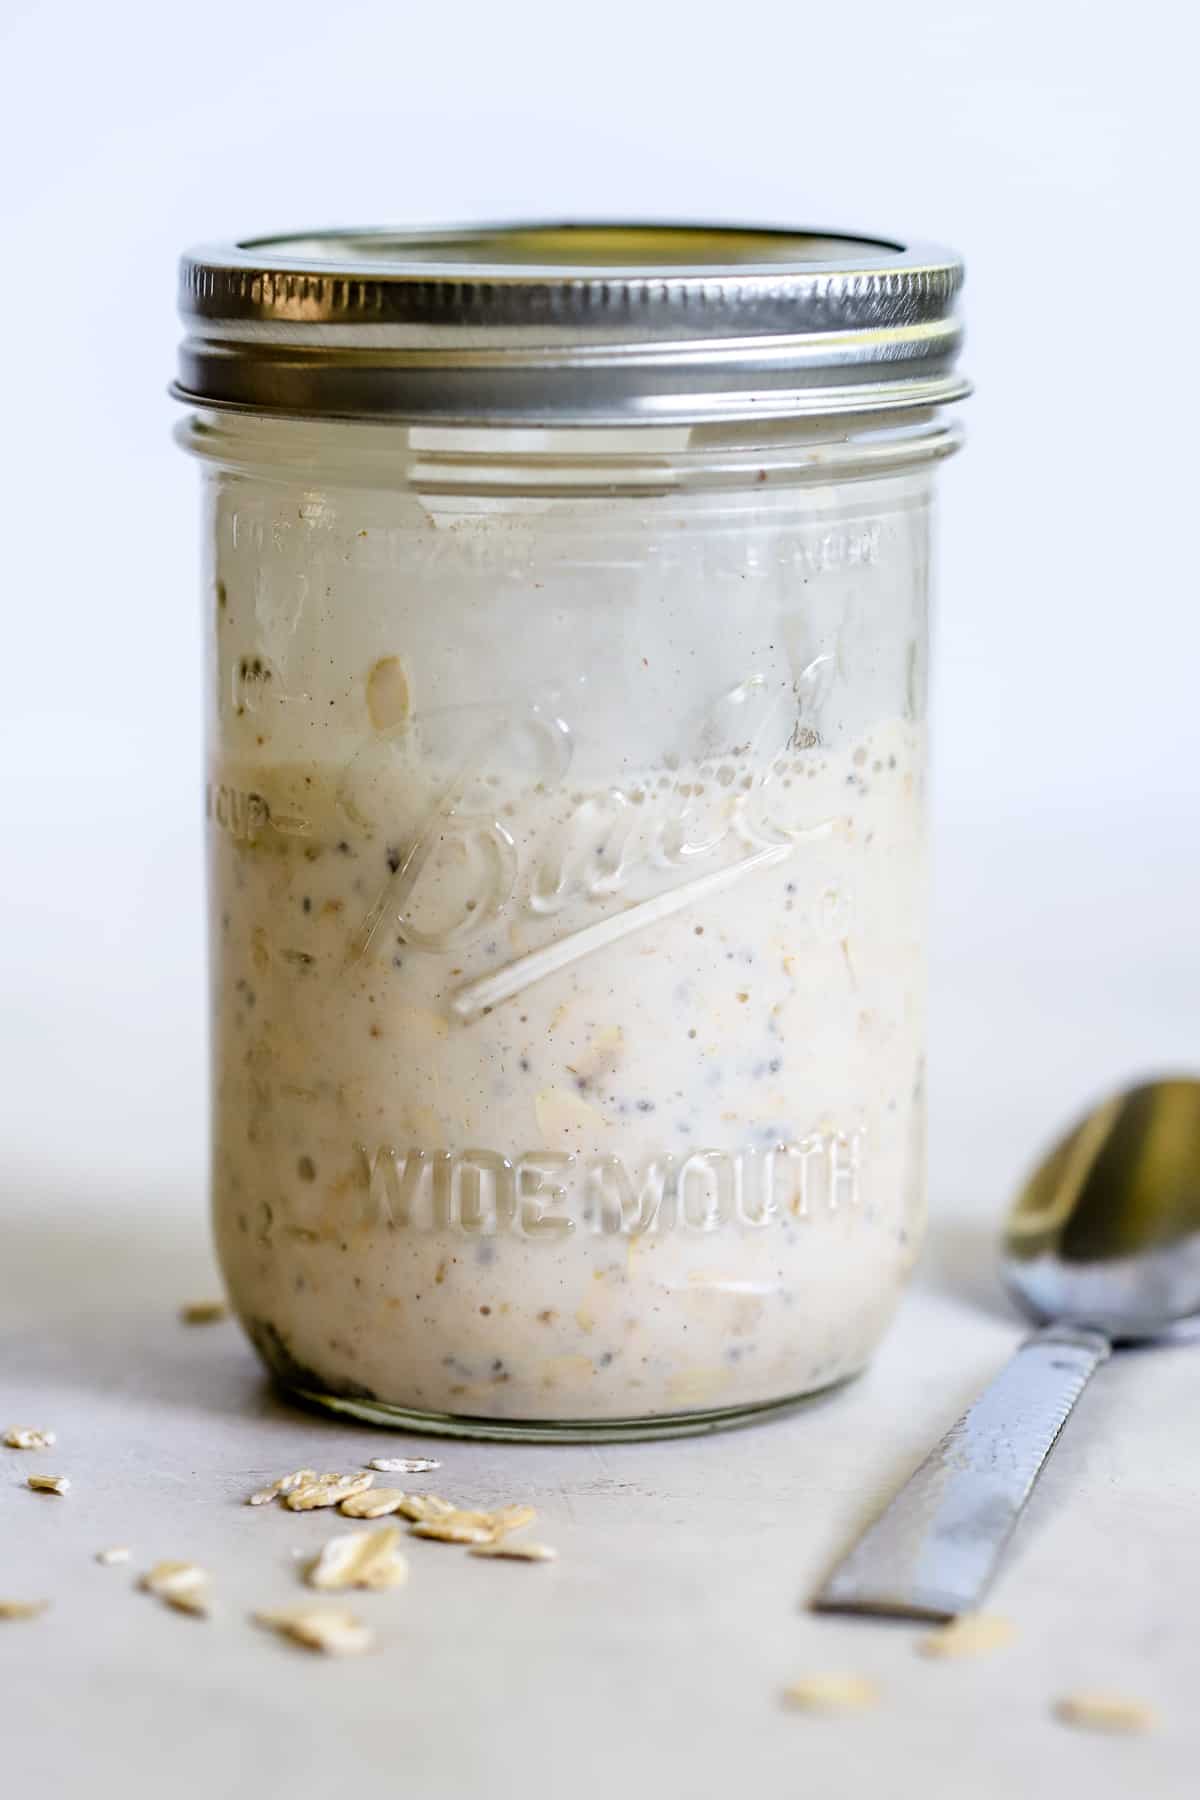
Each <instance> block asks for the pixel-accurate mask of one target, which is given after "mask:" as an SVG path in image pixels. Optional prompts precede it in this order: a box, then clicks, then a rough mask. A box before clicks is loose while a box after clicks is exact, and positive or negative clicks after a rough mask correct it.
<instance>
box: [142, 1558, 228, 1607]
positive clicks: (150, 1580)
mask: <svg viewBox="0 0 1200 1800" xmlns="http://www.w3.org/2000/svg"><path fill="white" fill-rule="evenodd" d="M210 1581H211V1577H210V1575H209V1573H208V1571H207V1569H201V1568H200V1567H198V1565H197V1564H196V1563H189V1562H160V1563H155V1565H154V1567H153V1568H152V1569H151V1570H150V1572H149V1574H147V1575H143V1576H142V1579H141V1581H140V1583H139V1586H140V1587H142V1588H144V1589H145V1591H146V1592H147V1593H148V1594H156V1595H157V1596H158V1598H159V1599H160V1600H165V1601H166V1603H167V1605H168V1606H173V1607H174V1608H175V1609H176V1611H177V1612H186V1613H197V1614H201V1615H203V1614H206V1613H207V1612H208V1609H209V1604H210V1596H209V1583H210Z"/></svg>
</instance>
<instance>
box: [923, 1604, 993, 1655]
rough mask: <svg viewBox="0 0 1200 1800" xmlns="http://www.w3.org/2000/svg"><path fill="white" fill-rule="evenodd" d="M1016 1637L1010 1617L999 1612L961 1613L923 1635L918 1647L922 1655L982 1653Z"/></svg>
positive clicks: (984, 1653)
mask: <svg viewBox="0 0 1200 1800" xmlns="http://www.w3.org/2000/svg"><path fill="white" fill-rule="evenodd" d="M1015 1636H1016V1627H1015V1626H1014V1625H1013V1623H1012V1620H1011V1619H1005V1618H1002V1617H1001V1616H1000V1614H999V1613H961V1614H960V1615H959V1617H958V1618H957V1619H951V1620H950V1622H949V1624H947V1625H942V1626H941V1627H939V1629H938V1630H937V1631H931V1632H930V1633H929V1635H928V1636H927V1637H923V1638H922V1639H921V1641H920V1642H919V1643H918V1645H917V1649H918V1650H919V1651H920V1653H921V1655H922V1656H936V1657H952V1656H985V1655H986V1654H987V1653H988V1651H990V1650H1003V1649H1004V1648H1005V1646H1006V1645H1008V1644H1011V1643H1012V1641H1013V1639H1014V1637H1015Z"/></svg>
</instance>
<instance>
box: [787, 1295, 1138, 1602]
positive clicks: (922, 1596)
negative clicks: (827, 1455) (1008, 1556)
mask: <svg viewBox="0 0 1200 1800" xmlns="http://www.w3.org/2000/svg"><path fill="white" fill-rule="evenodd" d="M1110 1348H1111V1346H1110V1345H1109V1342H1108V1339H1107V1338H1106V1337H1103V1336H1102V1335H1101V1334H1100V1332H1098V1331H1083V1330H1076V1329H1074V1328H1073V1327H1070V1326H1060V1325H1050V1326H1047V1328H1046V1329H1045V1330H1044V1331H1039V1332H1036V1333H1035V1334H1034V1336H1033V1337H1031V1338H1028V1339H1026V1341H1025V1343H1023V1344H1022V1345H1021V1348H1020V1349H1019V1350H1018V1351H1017V1353H1016V1355H1015V1356H1014V1357H1013V1358H1012V1361H1011V1362H1010V1363H1009V1364H1008V1366H1007V1368H1005V1369H1003V1370H1001V1372H1000V1374H999V1375H997V1377H996V1379H995V1380H994V1381H993V1382H992V1383H991V1384H990V1386H988V1387H986V1388H985V1389H984V1391H983V1393H982V1394H980V1396H979V1398H978V1400H976V1401H975V1403H974V1405H973V1406H971V1407H969V1408H968V1410H967V1411H966V1412H965V1413H964V1414H963V1416H962V1418H961V1419H960V1420H959V1421H958V1423H957V1425H955V1426H954V1427H953V1428H952V1429H951V1430H950V1431H949V1432H947V1434H946V1436H945V1437H944V1438H943V1439H942V1441H941V1443H940V1444H938V1445H937V1447H936V1448H935V1449H934V1450H932V1451H930V1453H929V1455H928V1456H927V1457H926V1458H925V1461H924V1462H923V1463H922V1464H921V1466H920V1468H919V1469H918V1470H917V1471H916V1473H915V1474H914V1475H912V1476H911V1477H910V1479H909V1480H908V1481H907V1482H906V1483H905V1485H904V1486H903V1487H902V1488H901V1489H900V1492H899V1493H898V1494H897V1495H896V1497H895V1499H894V1500H893V1501H892V1502H891V1504H890V1505H889V1506H888V1508H887V1510H886V1511H885V1512H884V1513H883V1514H882V1515H881V1516H880V1518H878V1519H877V1520H876V1521H875V1523H874V1524H873V1525H871V1526H870V1527H868V1529H867V1531H866V1532H865V1533H864V1535H863V1536H862V1537H861V1538H860V1539H859V1541H858V1543H857V1544H856V1545H855V1546H854V1548H853V1549H852V1550H851V1551H850V1553H849V1555H848V1556H847V1557H846V1558H845V1559H844V1560H843V1561H842V1562H841V1563H839V1564H838V1566H837V1568H836V1569H835V1570H834V1571H833V1574H832V1575H831V1576H830V1577H829V1580H828V1581H827V1582H826V1584H825V1586H824V1587H823V1588H822V1589H821V1592H820V1593H819V1594H818V1595H817V1597H816V1599H815V1601H814V1602H813V1604H814V1606H815V1607H816V1609H817V1610H818V1611H819V1612H853V1613H882V1614H885V1615H887V1616H888V1617H891V1618H913V1619H946V1618H953V1617H954V1616H955V1615H956V1614H957V1613H961V1612H969V1611H970V1610H971V1609H972V1607H974V1606H976V1605H977V1604H978V1602H979V1600H980V1597H981V1596H982V1594H983V1591H984V1589H985V1588H986V1587H987V1584H988V1582H989V1581H990V1580H991V1577H992V1575H993V1574H994V1572H995V1569H996V1565H997V1563H998V1562H999V1560H1000V1556H1001V1554H1002V1552H1003V1550H1004V1547H1005V1545H1006V1544H1007V1542H1008V1540H1009V1537H1010V1536H1011V1534H1012V1531H1013V1527H1014V1526H1015V1525H1016V1523H1017V1520H1018V1519H1019V1518H1020V1516H1021V1512H1022V1510H1023V1508H1024V1506H1025V1502H1026V1501H1027V1500H1028V1498H1029V1495H1030V1492H1031V1491H1032V1488H1033V1484H1034V1482H1035V1481H1036V1480H1037V1478H1038V1475H1039V1474H1040V1473H1041V1470H1042V1466H1043V1464H1044V1463H1045V1461H1046V1458H1047V1457H1048V1456H1049V1454H1050V1452H1051V1450H1052V1449H1053V1448H1054V1444H1055V1440H1056V1439H1057V1437H1058V1434H1059V1432H1060V1431H1061V1430H1062V1428H1063V1426H1064V1425H1065V1424H1066V1422H1067V1419H1068V1418H1069V1417H1070V1414H1071V1409H1072V1407H1073V1406H1074V1405H1075V1402H1076V1401H1077V1400H1078V1398H1079V1396H1080V1394H1082V1392H1083V1390H1084V1388H1085V1387H1086V1386H1087V1384H1088V1381H1089V1380H1090V1378H1091V1376H1092V1375H1093V1374H1094V1372H1095V1370H1096V1369H1097V1368H1098V1367H1099V1365H1100V1364H1101V1363H1102V1362H1103V1361H1104V1360H1105V1358H1106V1357H1107V1356H1108V1355H1109V1351H1110Z"/></svg>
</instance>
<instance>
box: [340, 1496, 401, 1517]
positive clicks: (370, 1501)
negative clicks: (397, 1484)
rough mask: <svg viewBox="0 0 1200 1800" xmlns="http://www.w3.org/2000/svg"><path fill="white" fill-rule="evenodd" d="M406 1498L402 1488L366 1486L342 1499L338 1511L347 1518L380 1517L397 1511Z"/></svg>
mask: <svg viewBox="0 0 1200 1800" xmlns="http://www.w3.org/2000/svg"><path fill="white" fill-rule="evenodd" d="M407 1498H408V1496H407V1494H406V1493H405V1492H404V1489H403V1488H368V1489H367V1490H366V1492H365V1493H362V1494H351V1496H350V1498H349V1499H348V1500H343V1501H342V1503H341V1506H340V1507H339V1508H338V1511H339V1512H341V1513H343V1514H344V1515H345V1517H346V1518H347V1519H382V1518H385V1517H386V1516H387V1514H388V1513H394V1512H399V1511H400V1508H401V1507H402V1506H403V1505H404V1502H405V1500H406V1499H407Z"/></svg>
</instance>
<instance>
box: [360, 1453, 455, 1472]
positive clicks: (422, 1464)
mask: <svg viewBox="0 0 1200 1800" xmlns="http://www.w3.org/2000/svg"><path fill="white" fill-rule="evenodd" d="M441 1466H442V1465H441V1463H440V1462H439V1461H438V1459H437V1457H436V1456H374V1457H372V1458H371V1461H370V1462H369V1463H368V1464H367V1467H368V1468H370V1469H378V1471H379V1473H380V1474H381V1475H429V1474H432V1472H433V1470H434V1469H440V1468H441Z"/></svg>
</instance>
